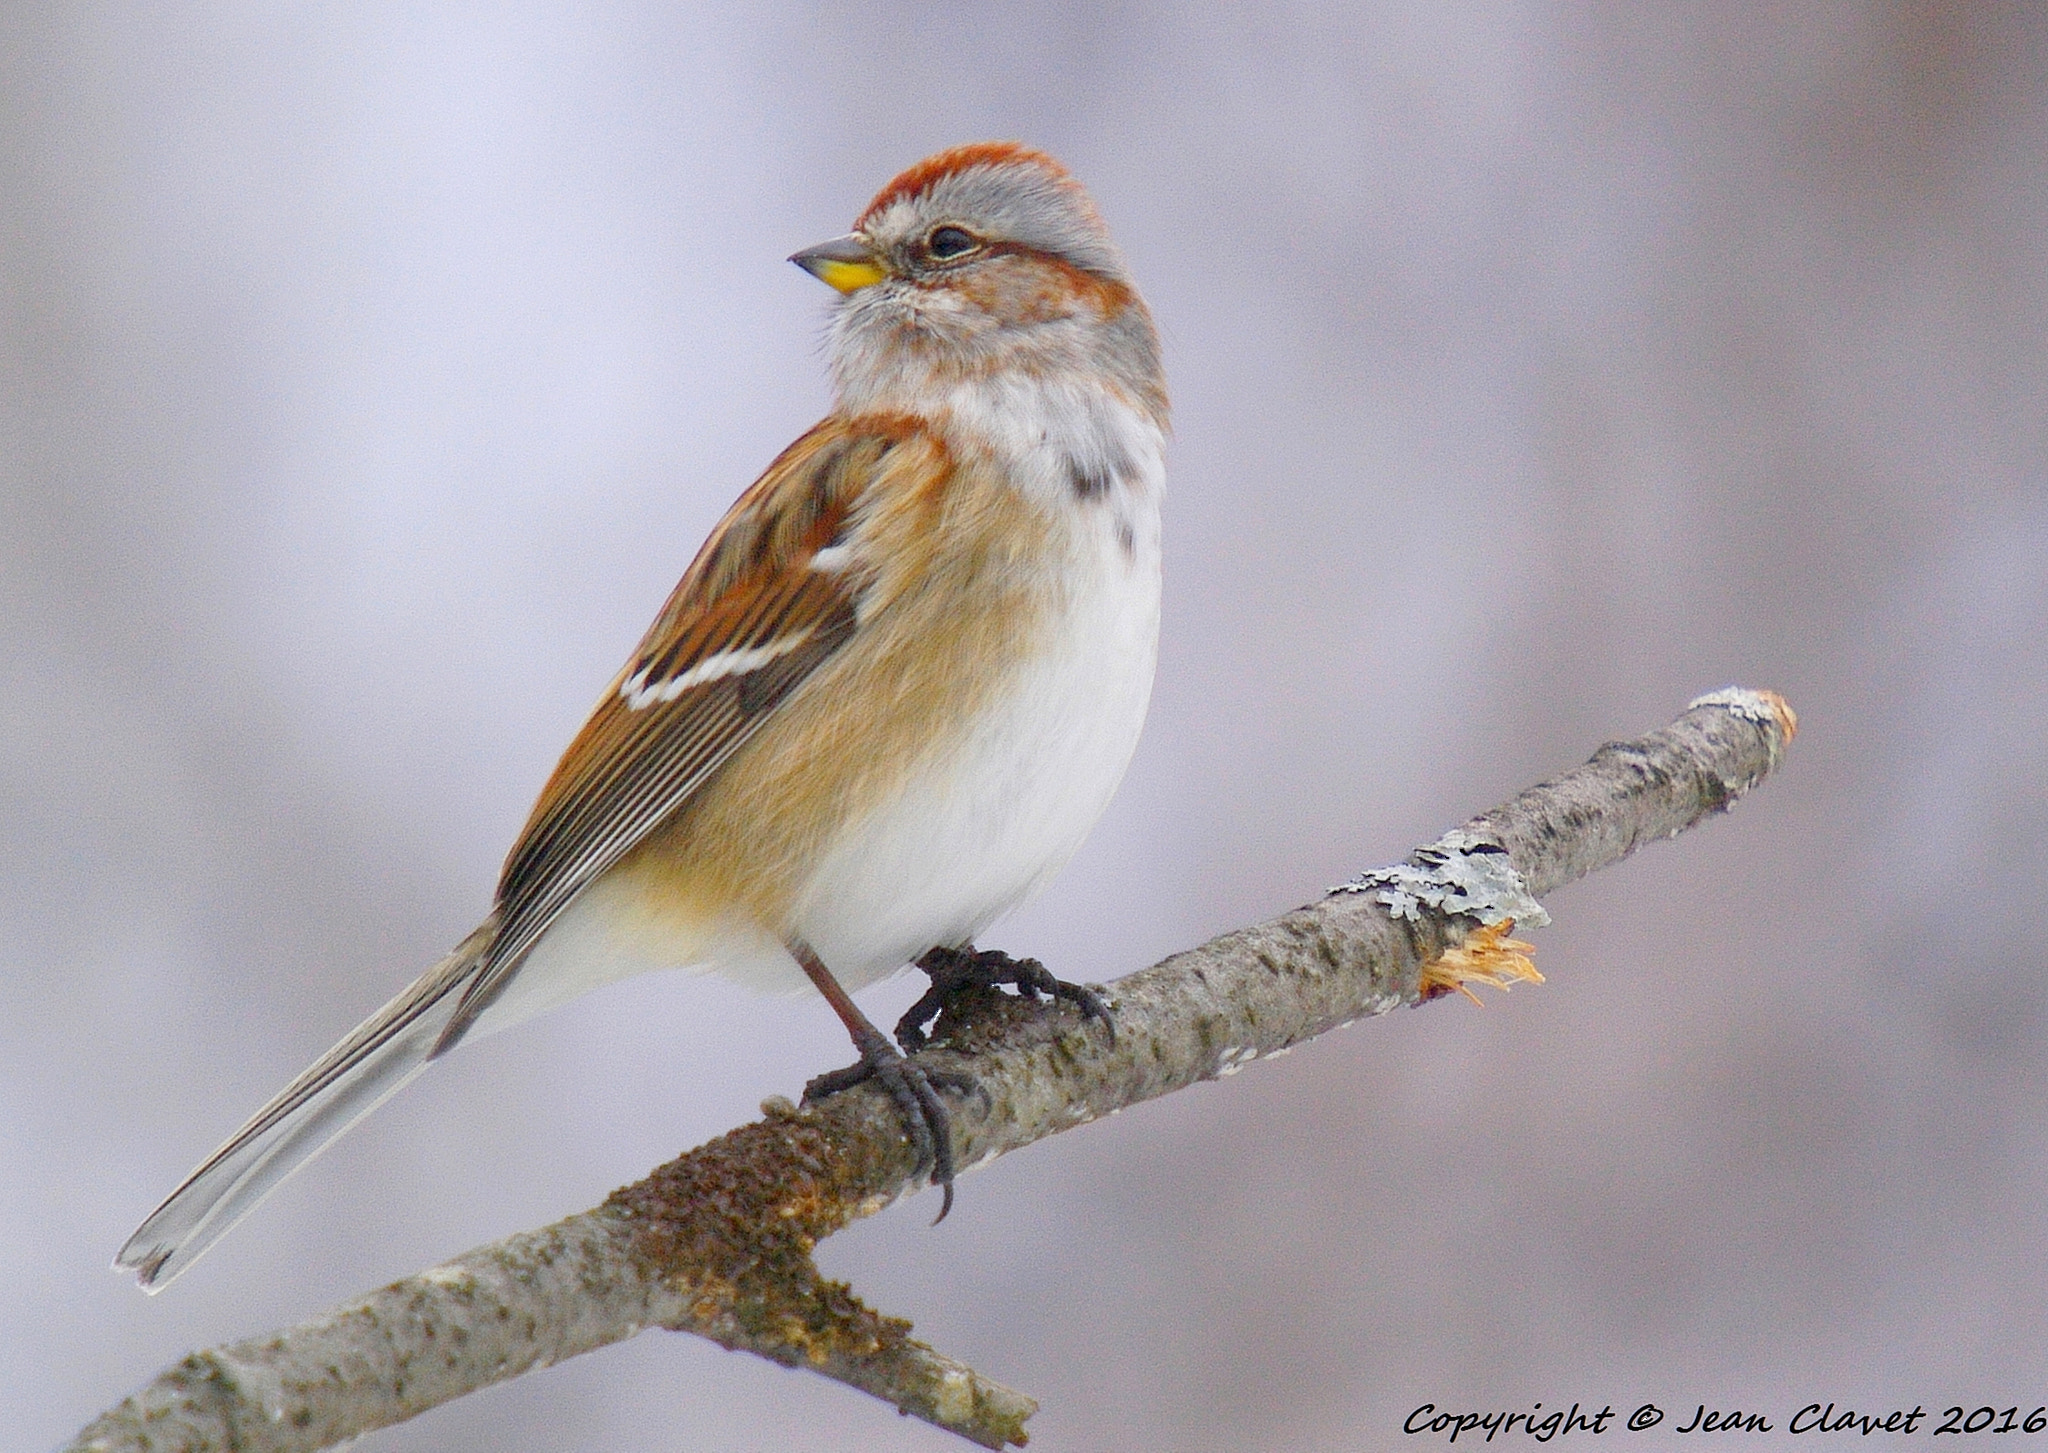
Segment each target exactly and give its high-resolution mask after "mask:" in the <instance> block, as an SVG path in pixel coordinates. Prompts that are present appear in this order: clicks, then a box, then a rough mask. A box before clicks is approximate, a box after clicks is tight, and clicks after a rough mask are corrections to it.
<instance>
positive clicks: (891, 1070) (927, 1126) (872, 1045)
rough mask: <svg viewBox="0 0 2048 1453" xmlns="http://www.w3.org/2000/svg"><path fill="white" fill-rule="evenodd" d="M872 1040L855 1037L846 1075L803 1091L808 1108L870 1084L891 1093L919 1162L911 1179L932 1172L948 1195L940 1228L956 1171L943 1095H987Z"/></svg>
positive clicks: (967, 1079)
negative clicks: (855, 1057) (947, 1092)
mask: <svg viewBox="0 0 2048 1453" xmlns="http://www.w3.org/2000/svg"><path fill="white" fill-rule="evenodd" d="M872 1034H873V1037H872V1038H870V1037H869V1036H868V1035H856V1036H855V1038H854V1047H855V1048H856V1049H858V1050H859V1051H860V1059H859V1060H858V1061H856V1062H855V1063H853V1064H850V1065H848V1066H847V1067H846V1068H845V1069H843V1070H829V1071H827V1072H826V1073H824V1074H822V1075H819V1076H818V1077H817V1078H816V1079H814V1080H812V1081H811V1082H810V1083H809V1084H807V1085H805V1086H804V1103H805V1104H807V1105H811V1104H816V1103H817V1102H818V1101H820V1100H823V1099H825V1098H826V1097H827V1096H830V1095H836V1094H838V1093H839V1092H840V1091H841V1090H850V1089H852V1088H853V1087H854V1086H855V1085H859V1084H864V1083H866V1082H867V1081H869V1080H874V1081H875V1082H876V1083H878V1084H880V1085H881V1087H882V1088H883V1089H885V1090H887V1091H888V1092H889V1098H890V1099H891V1100H892V1101H894V1102H895V1105H896V1114H897V1116H898V1118H899V1119H901V1120H902V1122H903V1129H904V1132H905V1133H906V1134H907V1135H908V1136H909V1137H910V1147H911V1152H912V1153H913V1154H914V1155H915V1156H916V1158H917V1165H916V1169H915V1170H914V1171H913V1172H912V1173H913V1174H915V1175H922V1174H924V1173H925V1172H927V1171H929V1172H930V1173H931V1180H932V1184H933V1185H935V1186H937V1187H939V1189H940V1190H941V1191H942V1192H943V1193H944V1197H943V1199H942V1200H941V1201H940V1203H939V1214H938V1215H937V1216H936V1217H934V1218H933V1219H932V1224H933V1225H934V1226H936V1225H938V1224H939V1222H941V1221H943V1220H945V1219H946V1213H947V1212H949V1211H951V1210H952V1209H953V1171H954V1166H953V1116H952V1112H951V1111H949V1110H948V1109H947V1108H946V1103H945V1101H943V1100H941V1099H940V1098H939V1091H941V1090H951V1091H953V1092H954V1093H955V1094H978V1095H981V1096H983V1097H984V1098H986V1096H987V1091H985V1090H983V1089H982V1088H981V1085H980V1083H979V1082H978V1081H976V1080H975V1078H974V1076H972V1075H963V1074H958V1073H955V1072H953V1071H949V1070H933V1069H926V1068H925V1067H924V1066H923V1065H920V1064H915V1063H913V1062H912V1061H910V1060H908V1059H906V1058H904V1056H903V1055H902V1054H901V1053H900V1052H899V1051H898V1050H897V1048H896V1046H895V1045H893V1044H891V1043H889V1041H888V1040H887V1039H886V1038H884V1037H883V1036H882V1034H881V1033H880V1032H879V1031H873V1032H872Z"/></svg>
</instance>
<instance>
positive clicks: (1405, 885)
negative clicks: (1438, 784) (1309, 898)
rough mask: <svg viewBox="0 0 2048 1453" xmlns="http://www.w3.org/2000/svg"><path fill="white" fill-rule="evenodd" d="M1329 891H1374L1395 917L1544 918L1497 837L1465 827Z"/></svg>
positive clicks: (1534, 921)
mask: <svg viewBox="0 0 2048 1453" xmlns="http://www.w3.org/2000/svg"><path fill="white" fill-rule="evenodd" d="M1330 891H1331V892H1332V893H1374V892H1376V893H1377V894H1378V897H1379V901H1380V902H1381V903H1382V904H1384V905H1385V906H1386V909H1387V912H1388V913H1390V914H1391V915H1393V916H1394V917H1395V918H1405V919H1408V920H1410V921H1412V922H1420V921H1421V919H1422V915H1423V910H1424V909H1428V910H1430V911H1432V912H1434V913H1439V914H1457V915H1460V916H1462V917H1465V918H1471V919H1475V920H1477V921H1478V922H1479V923H1481V924H1484V925H1485V926H1487V927H1489V928H1490V927H1492V926H1493V925H1494V924H1496V923H1505V922H1507V921H1508V920H1509V919H1513V920H1514V921H1515V923H1517V924H1518V925H1520V926H1521V927H1523V928H1541V927H1543V926H1544V925H1545V924H1547V923H1549V922H1550V915H1549V914H1548V913H1545V912H1544V911H1543V905H1542V904H1540V903H1538V902H1537V901H1536V900H1535V898H1533V897H1532V896H1530V893H1529V885H1528V884H1527V883H1526V882H1525V881H1524V880H1523V878H1522V875H1521V873H1520V872H1519V871H1518V870H1517V869H1516V868H1515V863H1514V859H1513V858H1511V857H1509V856H1508V850H1507V848H1506V847H1505V846H1503V845H1502V844H1501V843H1500V842H1499V841H1497V840H1496V839H1494V838H1493V837H1492V836H1490V835H1489V834H1486V833H1480V832H1474V831H1472V830H1471V829H1470V828H1463V827H1454V828H1452V829H1451V830H1450V831H1449V832H1447V833H1445V834H1444V835H1443V836H1442V837H1440V838H1438V839H1437V840H1436V841H1435V842H1433V843H1431V844H1429V845H1428V846H1427V847H1421V848H1417V849H1416V850H1415V851H1414V852H1413V853H1411V854H1410V855H1409V857H1408V861H1406V862H1405V863H1395V864H1394V865H1393V866H1392V867H1387V868H1374V869H1372V870H1371V871H1369V872H1365V873H1360V874H1359V875H1358V876H1357V877H1356V878H1353V879H1352V880H1351V881H1350V882H1348V883H1340V884H1338V885H1337V886H1336V887H1335V888H1332V889H1331V890H1330Z"/></svg>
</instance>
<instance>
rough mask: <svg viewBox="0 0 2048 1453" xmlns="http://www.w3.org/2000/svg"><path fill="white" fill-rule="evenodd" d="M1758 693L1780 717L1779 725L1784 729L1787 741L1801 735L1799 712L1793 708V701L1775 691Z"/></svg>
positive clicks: (1772, 712)
mask: <svg viewBox="0 0 2048 1453" xmlns="http://www.w3.org/2000/svg"><path fill="white" fill-rule="evenodd" d="M1757 695H1758V696H1761V697H1762V698H1763V699H1764V705H1766V706H1768V707H1769V708H1770V709H1771V715H1772V716H1774V717H1776V718H1777V719H1778V726H1779V727H1780V728H1781V729H1782V730H1783V731H1784V733H1785V740H1786V741H1787V742H1790V741H1791V740H1792V739H1793V738H1794V737H1796V736H1798V735H1799V713H1798V712H1796V711H1794V710H1793V709H1792V703H1791V702H1789V701H1787V700H1786V699H1785V698H1784V697H1782V696H1780V695H1778V693H1777V692H1775V691H1759V692H1757Z"/></svg>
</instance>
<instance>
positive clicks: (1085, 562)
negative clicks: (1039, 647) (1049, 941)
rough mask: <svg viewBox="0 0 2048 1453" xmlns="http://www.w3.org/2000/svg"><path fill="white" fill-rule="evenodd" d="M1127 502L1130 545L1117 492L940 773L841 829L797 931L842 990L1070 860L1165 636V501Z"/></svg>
mask: <svg viewBox="0 0 2048 1453" xmlns="http://www.w3.org/2000/svg"><path fill="white" fill-rule="evenodd" d="M1148 493H1149V494H1150V495H1151V498H1152V499H1153V500H1156V491H1152V492H1148ZM1117 504H1128V501H1118V502H1117ZM1121 513H1122V516H1123V519H1122V523H1123V526H1124V527H1127V528H1129V530H1130V541H1131V543H1130V547H1129V548H1128V549H1127V548H1126V547H1125V545H1124V543H1123V541H1122V540H1121V539H1120V538H1119V533H1120V531H1119V523H1118V514H1119V511H1118V510H1117V509H1116V508H1115V507H1114V506H1113V505H1112V504H1111V502H1109V501H1104V502H1102V504H1101V506H1100V507H1099V508H1098V509H1097V510H1095V511H1093V512H1091V515H1092V517H1091V519H1090V520H1089V524H1090V526H1091V528H1090V529H1089V530H1088V531H1087V533H1086V535H1085V536H1084V538H1083V539H1082V540H1081V542H1080V546H1081V549H1080V551H1079V555H1080V558H1079V559H1078V560H1077V561H1076V564H1077V566H1078V567H1079V568H1078V569H1077V570H1076V572H1075V580H1076V583H1075V588H1074V589H1072V590H1071V592H1070V593H1069V597H1068V600H1067V602H1066V608H1065V610H1064V611H1063V612H1062V613H1061V616H1060V617H1059V618H1057V619H1056V622H1055V624H1054V627H1053V629H1052V630H1051V631H1050V632H1048V639H1047V641H1046V644H1045V649H1044V650H1043V651H1042V652H1041V653H1039V654H1038V655H1037V656H1036V657H1035V658H1034V659H1032V660H1030V661H1027V662H1025V663H1023V664H1022V665H1021V666H1020V669H1019V670H1018V672H1017V674H1016V677H1015V679H1014V682H1013V684H1012V687H1011V689H1009V690H1008V691H1007V692H1005V693H1004V694H1003V696H1001V697H1000V698H998V700H997V701H996V702H995V703H994V704H993V706H992V707H991V708H990V709H988V710H987V711H985V712H984V713H983V716H982V719H981V721H980V722H979V723H977V724H976V726H975V727H974V729H973V730H971V731H970V732H969V733H968V734H967V736H966V737H965V739H964V740H963V742H962V743H961V745H960V746H959V747H958V748H957V749H956V750H955V751H954V752H953V753H951V754H950V757H949V758H948V759H947V760H945V761H943V762H942V763H940V764H939V766H938V769H937V770H934V771H932V772H929V773H926V774H923V775H921V776H920V777H919V778H918V779H916V780H914V781H913V782H912V783H911V784H910V787H909V789H908V790H907V791H906V792H904V793H903V795H901V796H900V797H898V798H896V799H895V800H893V801H891V802H889V803H888V804H886V805H885V806H883V807H882V808H880V809H879V810H877V811H876V812H874V813H872V814H871V815H870V816H869V817H868V819H867V820H866V821H865V822H863V823H862V824H860V825H859V827H858V828H857V829H855V830H853V831H850V832H849V833H848V834H846V836H845V837H844V838H843V839H842V840H841V842H840V843H839V844H838V845H837V846H836V847H835V848H834V849H833V850H832V851H831V852H829V853H828V854H827V855H826V856H825V858H824V859H823V861H822V862H821V863H820V865H819V867H818V868H817V870H816V871H815V873H814V874H813V875H812V877H811V880H810V881H809V883H807V884H806V885H805V887H804V890H803V892H802V893H801V895H800V896H799V899H798V905H797V912H796V915H795V917H796V923H797V929H798V932H799V933H800V934H801V935H802V937H803V938H804V940H805V941H806V942H808V943H809V944H810V945H811V946H812V947H813V948H815V949H816V950H817V951H818V955H819V957H820V958H822V959H823V960H824V961H825V963H826V964H827V965H828V966H829V967H830V968H831V969H832V971H833V972H834V973H835V974H837V975H838V976H839V978H840V979H841V980H842V982H844V983H845V984H846V985H847V987H848V988H858V987H860V986H861V985H864V984H870V983H873V982H874V981H876V980H877V979H880V978H882V977H884V976H886V975H888V974H891V973H894V972H895V971H896V970H897V969H899V968H901V967H902V966H903V965H904V964H906V963H908V962H910V961H911V960H913V959H915V958H917V957H918V956H919V955H921V954H922V953H923V952H924V951H925V950H926V949H928V948H931V947H933V946H934V945H938V944H945V945H959V944H964V943H966V942H968V941H969V940H971V939H972V938H973V937H974V936H975V935H976V934H978V933H980V932H981V931H982V930H983V929H984V928H986V927H987V926H988V925H989V924H990V923H992V922H994V921H995V920H996V919H997V918H999V917H1001V916H1002V915H1003V914H1004V913H1007V912H1008V911H1009V910H1010V909H1012V908H1015V907H1017V906H1018V905H1019V904H1021V903H1023V902H1024V901H1025V900H1026V899H1027V898H1029V897H1031V896H1032V895H1033V894H1034V893H1036V892H1037V891H1038V890H1039V889H1040V888H1042V887H1043V886H1044V885H1045V883H1046V882H1047V880H1049V879H1050V878H1051V877H1052V876H1053V874H1055V873H1057V872H1058V871H1059V870H1060V869H1061V868H1062V867H1064V866H1065V865H1066V862H1067V860H1068V859H1069V858H1071V857H1072V856H1073V855H1074V853H1075V851H1076V850H1077V849H1079V847H1080V846H1081V843H1082V840H1083V839H1085V838H1086V837H1087V835H1088V832H1089V829H1091V828H1092V827H1094V825H1095V820H1096V819H1097V818H1098V817H1100V816H1101V815H1102V810H1103V808H1105V807H1106V806H1108V805H1109V799H1110V797H1111V796H1112V795H1113V794H1114V793H1115V791H1116V788H1117V784H1118V782H1120V781H1121V780H1122V778H1123V774H1124V768H1125V767H1126V766H1127V765H1128V764H1129V762H1130V759H1131V752H1132V750H1133V749H1134V748H1135V747H1136V746H1137V742H1138V733H1139V730H1140V728H1141V727H1142V726H1143V725H1144V721H1145V708H1146V705H1147V704H1148V702H1149V701H1150V699H1151V694H1152V672H1153V665H1154V663H1155V661H1156V659H1157V655H1158V641H1159V523H1158V512H1157V507H1156V503H1155V504H1154V505H1153V507H1152V508H1151V509H1150V510H1149V511H1145V510H1141V511H1137V512H1136V513H1139V514H1144V515H1149V518H1145V519H1140V520H1136V521H1133V520H1132V518H1131V515H1132V513H1133V512H1132V511H1130V510H1129V509H1125V510H1123V511H1121ZM1096 525H1099V526H1100V528H1099V529H1097V528H1092V527H1093V526H1096ZM717 967H719V968H721V969H724V968H726V965H723V964H720V965H718V966H717ZM751 967H753V966H752V965H745V966H742V965H734V966H733V968H735V969H737V970H739V972H740V973H741V974H742V976H745V977H752V975H751V974H748V973H747V972H746V971H747V969H748V968H751ZM791 972H792V973H793V972H794V966H793V965H792V966H791Z"/></svg>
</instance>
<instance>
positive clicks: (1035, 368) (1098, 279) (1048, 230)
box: [790, 142, 1164, 414]
mask: <svg viewBox="0 0 2048 1453" xmlns="http://www.w3.org/2000/svg"><path fill="white" fill-rule="evenodd" d="M790 261H791V262H794V263H795V264H797V266H799V267H801V268H803V269H804V270H805V271H807V272H809V273H811V274H812V275H813V276H815V277H817V278H818V279H820V280H821V281H823V282H825V283H827V284H829V285H830V286H831V287H832V288H834V289H835V290H837V291H838V292H839V293H840V294H841V301H840V304H839V307H838V310H837V314H836V316H835V318H834V320H833V324H832V333H831V356H832V369H833V374H834V378H835V381H836V382H837V383H838V385H839V391H840V396H841V400H842V404H843V405H845V406H851V407H856V408H864V407H885V408H906V407H907V408H913V409H915V408H916V407H917V405H918V404H919V403H920V402H921V401H926V400H930V399H932V398H934V397H940V396H943V395H944V394H945V393H946V391H948V390H949V389H950V388H952V387H954V386H957V385H959V384H962V383H973V382H976V381H981V380H988V379H991V378H994V377H996V376H998V375H1003V374H1008V373H1011V372H1013V371H1023V372H1025V373H1031V374H1037V375H1041V376H1043V377H1045V378H1051V379H1066V378H1074V377H1077V376H1092V377H1096V378H1100V379H1103V380H1106V381H1109V382H1112V383H1114V384H1115V385H1116V386H1118V387H1120V388H1122V389H1123V390H1124V391H1126V392H1128V393H1129V394H1130V395H1131V396H1132V397H1133V399H1134V400H1135V401H1138V402H1142V403H1143V404H1144V405H1145V406H1147V407H1156V409H1157V410H1158V411H1159V412H1160V413H1162V414H1163V411H1164V388H1163V385H1162V384H1161V382H1160V366H1159V342H1158V336H1157V334H1156V332H1155V331H1154V329H1153V326H1152V320H1151V316H1150V314H1149V313H1147V311H1146V309H1145V305H1144V303H1143V302H1142V301H1141V300H1140V299H1139V297H1138V294H1137V291H1136V289H1135V288H1134V287H1133V286H1132V284H1131V278H1130V272H1129V269H1128V268H1127V267H1126V265H1125V263H1124V259H1123V254H1122V253H1120V252H1119V251H1118V250H1117V248H1116V244H1115V243H1113V242H1111V241H1110V238H1109V232H1108V230H1107V229H1106V228H1105V227H1104V226H1103V225H1102V218H1101V217H1100V216H1099V215H1098V214H1097V213H1096V210H1095V206H1094V204H1093V203H1092V202H1091V201H1090V200H1089V199H1088V194H1087V193H1086V192H1085V191H1084V190H1082V187H1081V184H1080V183H1079V182H1077V181H1075V180H1074V179H1073V178H1072V177H1071V176H1069V175H1068V174H1067V172H1066V170H1065V169H1064V168H1063V167H1061V166H1060V164H1059V163H1058V162H1056V161H1054V160H1053V159H1052V158H1051V157H1049V156H1047V155H1046V154H1045V153H1044V152H1041V151H1034V150H1032V149H1031V148H1030V147H1026V146H1020V145H1018V144H1016V143H1014V142H979V143H976V144H974V145H971V146H960V147H955V148H953V149H952V150H950V151H942V152H940V153H939V154H938V155H936V156H932V157H927V158H926V159H925V160H923V161H921V162H919V163H918V164H917V165H916V166H913V167H911V168H910V169H909V170H907V171H905V172H904V173H902V175H900V176H898V177H897V178H896V179H895V180H893V181H891V182H890V183H889V184H888V185H887V186H886V187H884V188H882V190H881V191H880V192H879V193H878V194H877V195H876V197H875V199H874V201H872V202H870V203H869V204H868V207H867V210H866V211H864V212H862V213H861V215H860V219H859V220H858V221H857V222H855V224H854V228H853V231H851V232H849V233H847V234H846V235H845V236H844V237H839V238H834V239H833V240H832V241H830V242H824V243H820V244H819V245H818V246H816V247H809V248H806V249H804V250H803V251H802V252H799V253H797V254H796V255H795V256H794V257H792V258H791V259H790Z"/></svg>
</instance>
